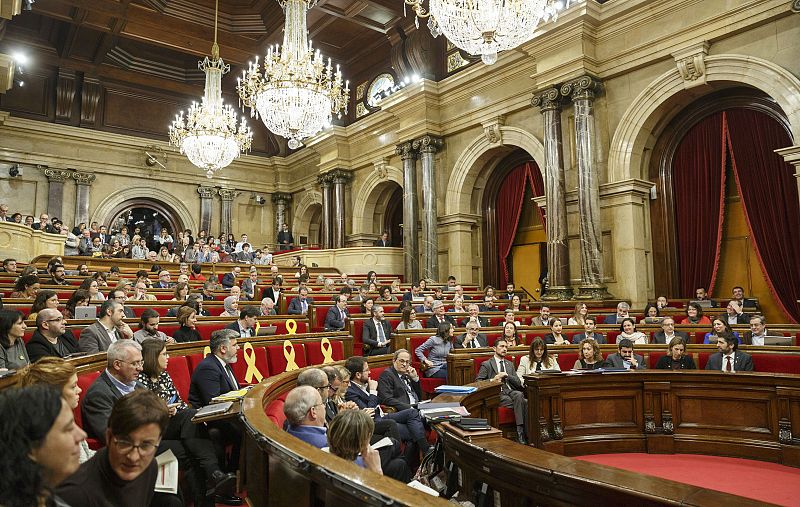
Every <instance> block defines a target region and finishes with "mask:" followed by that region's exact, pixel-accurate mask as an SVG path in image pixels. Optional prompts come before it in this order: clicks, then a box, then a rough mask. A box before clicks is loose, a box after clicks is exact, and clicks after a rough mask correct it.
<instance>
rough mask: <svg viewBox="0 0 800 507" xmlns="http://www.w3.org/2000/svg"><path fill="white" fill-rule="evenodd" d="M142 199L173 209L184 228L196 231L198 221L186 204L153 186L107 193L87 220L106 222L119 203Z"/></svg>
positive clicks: (111, 217) (109, 219)
mask: <svg viewBox="0 0 800 507" xmlns="http://www.w3.org/2000/svg"><path fill="white" fill-rule="evenodd" d="M142 200H152V201H154V202H156V203H158V204H159V205H160V206H161V207H164V208H166V209H169V210H171V211H173V212H174V215H175V216H176V217H177V218H178V220H179V221H180V223H181V224H182V225H183V227H184V228H185V229H191V230H192V231H194V232H197V223H198V222H197V220H196V219H195V217H194V215H193V214H192V212H191V211H189V208H187V207H186V204H185V203H184V202H183V201H181V200H180V199H175V195H174V194H172V193H170V192H167V191H165V190H162V189H160V188H155V187H133V188H126V189H123V190H118V191H116V192H113V193H111V194H109V195H107V196H106V198H105V199H103V200H102V201H101V202H100V204H99V205H98V206H97V208H95V210H94V212H93V213H92V217H91V219H90V220H89V221H90V222H98V223H101V224H107V223H109V222H110V221H111V219H113V218H114V217H113V215H114V214H115V212H116V210H117V208H119V205H120V204H121V203H124V202H125V201H142Z"/></svg>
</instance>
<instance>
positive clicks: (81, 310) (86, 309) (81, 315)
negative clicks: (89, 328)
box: [75, 306, 97, 319]
mask: <svg viewBox="0 0 800 507" xmlns="http://www.w3.org/2000/svg"><path fill="white" fill-rule="evenodd" d="M75 318H76V319H96V318H97V307H96V306H76V307H75Z"/></svg>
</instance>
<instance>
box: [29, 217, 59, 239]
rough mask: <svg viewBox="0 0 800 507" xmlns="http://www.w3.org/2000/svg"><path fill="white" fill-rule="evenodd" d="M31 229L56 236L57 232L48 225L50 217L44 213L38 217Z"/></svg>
mask: <svg viewBox="0 0 800 507" xmlns="http://www.w3.org/2000/svg"><path fill="white" fill-rule="evenodd" d="M31 228H32V229H35V230H37V231H42V232H49V233H50V234H57V231H56V230H55V228H54V227H53V225H52V224H51V223H50V217H49V216H48V215H47V214H46V213H42V214H41V215H40V216H39V221H38V222H37V223H35V224H33V225H32V226H31Z"/></svg>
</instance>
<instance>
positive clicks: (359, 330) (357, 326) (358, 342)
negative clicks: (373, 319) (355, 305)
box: [350, 319, 366, 355]
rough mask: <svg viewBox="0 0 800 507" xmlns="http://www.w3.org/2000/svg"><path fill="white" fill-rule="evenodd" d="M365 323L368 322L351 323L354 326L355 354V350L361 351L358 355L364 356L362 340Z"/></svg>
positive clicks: (357, 320) (352, 321)
mask: <svg viewBox="0 0 800 507" xmlns="http://www.w3.org/2000/svg"><path fill="white" fill-rule="evenodd" d="M364 322H366V321H365V319H353V320H351V321H350V325H352V326H353V328H352V329H353V350H354V353H355V349H358V350H359V351H360V352H359V353H358V354H357V355H362V354H363V353H364V340H363V338H362V334H363V332H364Z"/></svg>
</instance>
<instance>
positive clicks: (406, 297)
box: [403, 282, 422, 301]
mask: <svg viewBox="0 0 800 507" xmlns="http://www.w3.org/2000/svg"><path fill="white" fill-rule="evenodd" d="M421 297H422V290H421V289H420V288H419V282H412V283H411V290H409V291H407V292H405V293H404V294H403V301H415V300H418V299H419V298H421Z"/></svg>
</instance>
